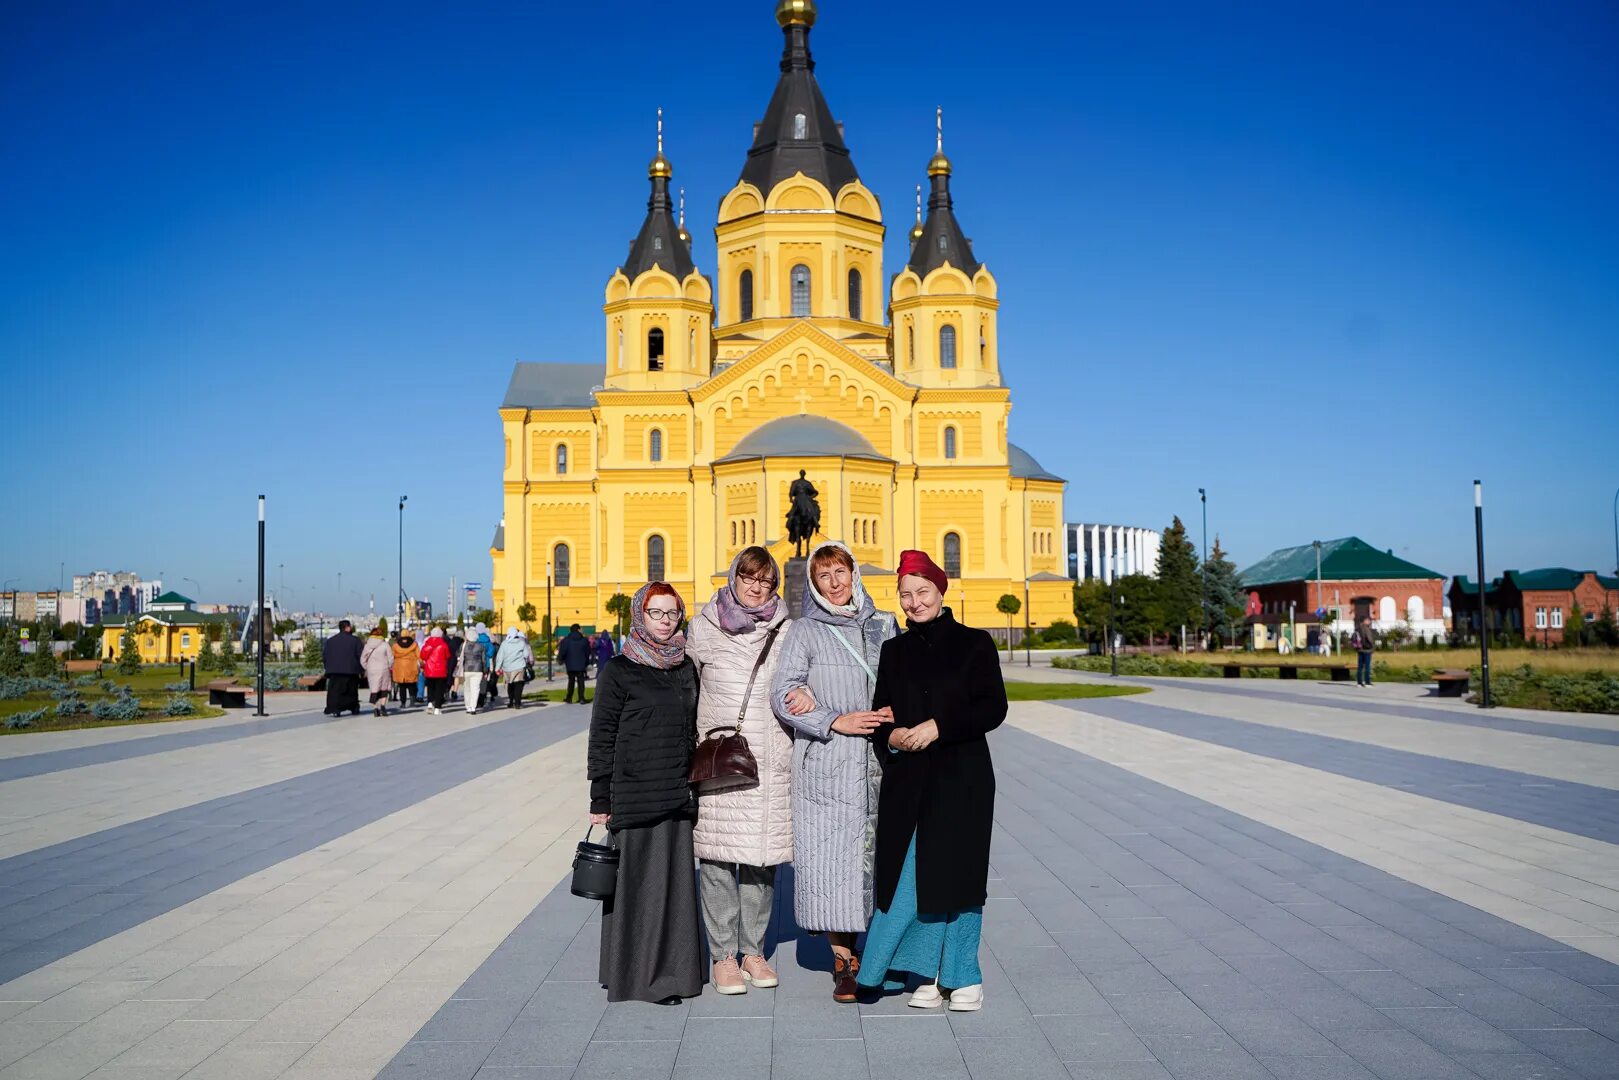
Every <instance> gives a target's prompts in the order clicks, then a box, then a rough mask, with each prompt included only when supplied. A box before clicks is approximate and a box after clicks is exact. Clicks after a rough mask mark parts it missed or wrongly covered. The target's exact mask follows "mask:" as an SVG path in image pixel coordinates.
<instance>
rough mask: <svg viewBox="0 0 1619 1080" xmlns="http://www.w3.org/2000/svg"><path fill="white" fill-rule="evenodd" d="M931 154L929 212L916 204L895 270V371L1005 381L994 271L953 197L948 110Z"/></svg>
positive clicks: (971, 382)
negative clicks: (980, 256)
mask: <svg viewBox="0 0 1619 1080" xmlns="http://www.w3.org/2000/svg"><path fill="white" fill-rule="evenodd" d="M937 126H938V134H937V141H936V143H935V148H934V153H933V157H932V159H931V160H929V161H928V183H929V186H930V189H931V193H930V194H929V196H928V214H927V219H926V220H925V221H924V220H923V219H922V217H921V206H920V205H918V207H917V226H916V228H914V229H912V230H911V257H910V260H909V261H908V262H907V263H906V265H905V269H904V270H901V271H900V272H899V273H898V274H896V275H894V283H893V286H892V291H891V293H890V299H889V314H890V318H891V321H892V323H893V328H894V374H895V375H897V376H899V377H900V378H901V379H904V380H905V381H906V382H909V383H914V384H916V385H917V386H928V387H942V386H959V387H973V386H999V385H1001V371H1000V359H999V349H998V347H997V343H996V337H997V334H996V327H995V319H996V313H997V311H998V310H999V309H1000V301H999V300H998V299H997V298H996V285H995V278H994V276H993V275H991V274H990V272H989V269H988V268H987V267H985V266H984V264H982V263H980V262H979V261H978V260H977V259H976V258H975V257H974V256H973V249H972V242H971V241H970V240H968V239H967V237H966V235H965V234H963V233H962V231H961V225H960V223H959V222H957V221H956V214H955V203H954V201H953V200H952V199H951V197H950V174H951V171H952V166H951V164H950V159H949V158H947V157H945V154H944V118H943V114H942V112H941V113H940V114H938V116H937Z"/></svg>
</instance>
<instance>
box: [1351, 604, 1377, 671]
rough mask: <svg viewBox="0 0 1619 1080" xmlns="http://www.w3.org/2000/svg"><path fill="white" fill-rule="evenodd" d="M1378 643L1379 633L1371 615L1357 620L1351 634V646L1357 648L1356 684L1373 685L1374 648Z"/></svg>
mask: <svg viewBox="0 0 1619 1080" xmlns="http://www.w3.org/2000/svg"><path fill="white" fill-rule="evenodd" d="M1376 644H1377V634H1376V632H1375V631H1374V630H1373V629H1372V620H1371V618H1370V617H1367V618H1364V619H1358V620H1356V622H1355V632H1354V633H1353V634H1351V635H1349V647H1350V648H1351V649H1354V650H1355V685H1356V686H1370V685H1372V649H1373V648H1374V647H1375V646H1376Z"/></svg>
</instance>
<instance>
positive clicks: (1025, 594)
mask: <svg viewBox="0 0 1619 1080" xmlns="http://www.w3.org/2000/svg"><path fill="white" fill-rule="evenodd" d="M1030 625H1031V624H1030V622H1029V579H1028V578H1024V579H1023V666H1024V667H1033V666H1034V661H1033V660H1031V659H1029V637H1030V633H1029V627H1030Z"/></svg>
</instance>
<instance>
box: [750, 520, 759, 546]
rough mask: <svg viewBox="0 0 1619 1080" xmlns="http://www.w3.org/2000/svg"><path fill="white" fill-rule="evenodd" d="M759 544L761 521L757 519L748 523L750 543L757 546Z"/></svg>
mask: <svg viewBox="0 0 1619 1080" xmlns="http://www.w3.org/2000/svg"><path fill="white" fill-rule="evenodd" d="M758 542H759V521H758V519H757V518H755V519H754V520H752V521H750V522H748V543H750V544H757V543H758Z"/></svg>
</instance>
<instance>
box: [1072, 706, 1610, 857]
mask: <svg viewBox="0 0 1619 1080" xmlns="http://www.w3.org/2000/svg"><path fill="white" fill-rule="evenodd" d="M1054 704H1059V705H1063V706H1066V707H1067V708H1070V709H1074V710H1076V711H1079V712H1089V713H1096V714H1098V715H1101V716H1107V717H1110V718H1112V719H1114V720H1122V721H1124V722H1126V723H1130V724H1139V725H1141V726H1142V727H1149V728H1154V729H1156V730H1158V731H1167V732H1170V733H1171V734H1174V735H1183V736H1185V737H1187V738H1189V739H1199V740H1202V741H1203V742H1211V743H1217V744H1218V745H1220V746H1228V747H1231V748H1232V749H1234V750H1243V751H1246V752H1248V753H1250V754H1258V755H1260V756H1262V757H1269V758H1277V759H1278V760H1281V761H1291V762H1293V763H1294V764H1295V765H1308V766H1309V767H1311V768H1313V769H1321V770H1323V771H1325V772H1331V773H1337V774H1338V775H1339V776H1348V777H1352V778H1354V779H1356V780H1366V781H1368V782H1370V783H1373V784H1381V785H1382V786H1384V787H1391V788H1398V789H1399V790H1401V791H1410V792H1413V793H1415V794H1417V795H1426V796H1428V797H1429V798H1433V799H1442V800H1444V801H1445V802H1450V803H1455V804H1457V805H1458V806H1468V807H1472V808H1473V809H1475V810H1485V811H1488V812H1490V813H1492V814H1501V815H1502V816H1504V817H1510V818H1516V819H1517V820H1519V821H1527V822H1531V823H1533V824H1536V825H1547V826H1550V827H1551V828H1554V829H1561V830H1562V831H1564V832H1570V833H1575V834H1577V835H1579V836H1589V837H1591V838H1592V839H1593V840H1601V841H1603V842H1605V843H1610V844H1613V843H1619V792H1616V791H1613V790H1610V789H1608V788H1599V787H1592V786H1591V785H1589V784H1577V783H1573V782H1571V781H1568V780H1555V779H1550V778H1548V777H1544V776H1534V775H1531V774H1529V773H1520V772H1514V771H1512V770H1509V769H1497V768H1492V767H1491V766H1488V765H1473V764H1469V763H1467V762H1461V761H1452V760H1450V759H1449V758H1441V757H1432V756H1429V755H1426V754H1416V753H1411V752H1409V751H1406V750H1392V749H1389V748H1387V747H1383V746H1372V745H1370V744H1368V743H1361V742H1355V741H1353V740H1351V739H1338V738H1334V737H1332V736H1329V735H1316V734H1313V733H1310V732H1303V731H1290V730H1288V729H1287V728H1279V727H1272V726H1269V725H1266V724H1255V723H1250V722H1248V721H1245V720H1231V719H1228V718H1226V717H1223V716H1209V715H1207V714H1206V713H1199V712H1191V711H1187V710H1183V709H1171V708H1166V707H1164V706H1161V705H1149V704H1146V703H1145V702H1142V701H1140V700H1138V699H1136V698H1084V699H1076V700H1068V701H1057V702H1055V703H1054Z"/></svg>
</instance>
